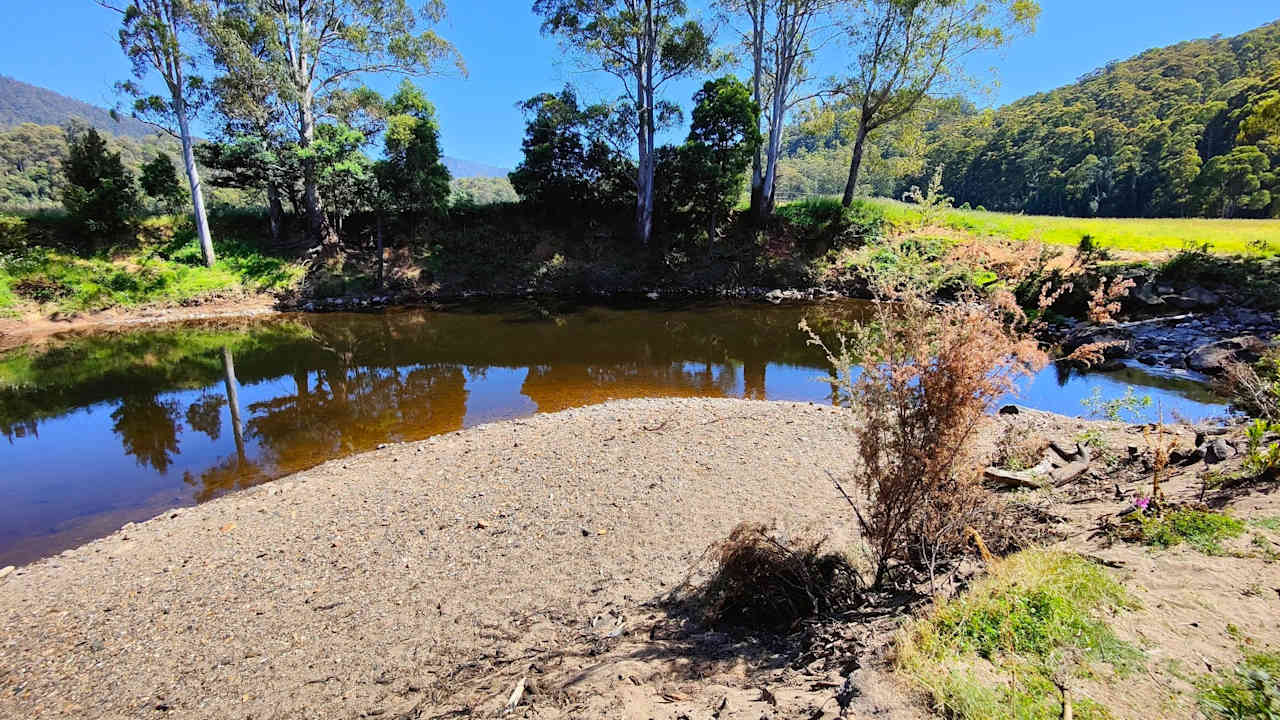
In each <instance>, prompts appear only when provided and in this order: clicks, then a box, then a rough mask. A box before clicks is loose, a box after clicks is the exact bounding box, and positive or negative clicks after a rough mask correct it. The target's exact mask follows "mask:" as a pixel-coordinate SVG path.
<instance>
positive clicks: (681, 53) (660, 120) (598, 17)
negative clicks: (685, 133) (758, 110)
mask: <svg viewBox="0 0 1280 720" xmlns="http://www.w3.org/2000/svg"><path fill="white" fill-rule="evenodd" d="M533 11H534V13H535V14H537V15H539V16H541V17H542V19H543V23H542V31H543V32H544V33H546V34H549V35H554V36H556V37H559V38H560V39H561V40H562V41H563V42H564V43H565V44H566V45H568V46H569V47H570V48H572V49H573V50H575V51H577V52H578V53H579V54H580V55H581V57H582V58H583V60H584V61H585V62H584V65H586V66H587V67H588V68H589V69H592V70H599V71H603V72H605V73H608V74H609V75H612V76H614V77H615V78H617V79H618V81H619V82H620V83H621V84H622V87H623V95H622V97H621V99H620V102H619V104H618V108H617V112H618V117H619V118H620V120H621V122H622V123H623V124H625V125H627V126H629V130H630V134H632V135H633V136H634V137H635V142H636V145H635V149H636V172H635V177H634V180H635V185H636V213H635V226H634V227H635V238H636V241H637V242H638V243H640V244H641V245H643V246H645V247H650V246H651V239H652V235H653V205H654V201H653V199H654V174H655V169H656V166H657V162H656V156H655V150H656V146H655V141H654V138H655V135H656V133H657V130H658V128H659V126H660V125H662V124H664V123H666V122H669V121H670V120H672V119H673V118H674V117H676V116H677V115H678V112H679V110H678V108H676V107H675V106H674V105H671V104H670V103H665V102H662V101H661V100H660V97H659V95H660V92H661V90H662V87H663V86H664V85H665V84H666V83H667V82H669V81H671V80H673V79H675V78H678V77H681V76H684V75H688V74H690V73H692V72H693V71H695V70H697V69H699V68H702V67H705V66H707V65H708V64H709V62H710V60H711V51H710V45H711V41H710V38H708V36H707V34H706V32H705V31H704V29H703V28H702V26H701V25H700V24H699V23H698V22H696V21H694V20H692V19H688V18H687V15H688V8H687V7H686V5H685V3H684V2H683V0H534V3H533Z"/></svg>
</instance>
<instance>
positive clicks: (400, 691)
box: [0, 399, 856, 718]
mask: <svg viewBox="0 0 1280 720" xmlns="http://www.w3.org/2000/svg"><path fill="white" fill-rule="evenodd" d="M848 421H849V416H848V415H847V414H846V413H843V412H841V411H837V410H835V409H833V408H830V407H821V406H812V405H801V404H795V403H779V402H758V401H747V400H711V399H689V400H686V399H663V400H631V401H620V402H611V403H607V404H604V405H597V406H592V407H587V408H579V409H572V410H567V411H564V412H560V413H555V414H546V415H538V416H534V417H530V418H528V419H523V420H513V421H508V422H503V423H498V424H492V425H484V426H478V427H474V428H471V429H467V430H463V431H459V432H455V433H450V434H447V435H441V436H437V437H434V438H431V439H428V440H425V441H422V442H416V443H407V444H401V445H392V446H388V447H385V448H383V449H379V450H377V451H375V452H371V453H367V454H364V455H359V456H355V457H350V458H345V459H341V460H335V461H332V462H328V463H326V464H324V465H321V466H319V467H316V468H313V469H311V470H308V471H306V472H303V473H299V474H297V475H293V476H289V477H286V478H283V479H281V480H278V481H276V482H273V483H269V484H267V485H263V486H260V487H257V488H254V489H251V490H247V491H244V492H241V493H237V494H233V495H231V496H228V497H225V498H222V499H219V500H215V501H212V502H209V503H206V504H203V505H200V506H197V507H195V508H190V509H187V510H177V511H173V512H169V513H164V514H162V515H160V516H158V517H156V518H155V519H152V520H150V521H147V522H145V523H140V524H135V525H129V526H126V527H125V528H123V529H121V530H120V531H119V532H117V533H115V534H114V535H111V536H109V537H106V538H103V539H102V540H99V541H96V542H93V543H90V544H88V545H85V546H82V547H80V548H77V549H74V550H70V551H67V552H65V553H63V554H61V555H59V556H57V557H53V558H49V559H47V560H43V561H40V562H37V563H34V564H32V565H29V566H24V567H20V568H18V569H17V570H16V571H13V572H11V573H9V574H8V575H7V576H6V577H4V578H3V579H0V619H2V622H3V629H4V646H3V650H2V651H0V677H2V678H3V683H4V692H3V693H0V715H3V716H5V717H94V718H97V717H112V718H114V717H165V716H168V717H183V718H204V717H210V718H212V717H219V718H226V717H236V718H303V717H305V718H337V717H373V716H376V717H435V716H441V715H443V716H450V717H452V716H458V715H453V714H450V713H454V714H456V713H465V714H476V715H481V716H483V715H486V714H496V713H497V712H499V711H500V710H501V709H502V707H503V705H504V703H505V701H506V700H507V699H508V696H509V694H510V693H511V690H512V685H511V678H514V677H522V676H523V675H524V674H527V673H528V672H529V671H527V670H524V669H520V668H519V666H521V665H523V666H526V667H532V668H533V670H534V671H540V672H545V673H548V677H549V676H550V675H551V674H553V673H552V672H551V670H549V668H552V669H554V668H558V669H559V670H558V675H557V677H559V678H561V679H560V680H557V681H556V682H555V683H554V684H549V683H548V682H547V681H545V680H544V681H543V685H542V686H537V685H536V684H535V682H534V681H533V680H530V681H529V682H528V690H527V691H526V697H525V700H524V701H523V703H522V705H521V707H520V708H519V709H518V711H519V712H520V713H523V716H536V717H542V716H559V715H565V714H568V715H573V714H574V712H575V711H574V708H578V709H579V711H581V712H583V713H585V714H584V715H583V716H598V715H596V712H604V711H603V710H601V708H608V707H613V708H615V709H616V712H609V713H607V714H609V715H610V716H617V717H653V716H665V715H669V714H670V713H669V712H668V713H659V714H657V715H655V713H654V707H653V706H652V705H650V704H649V703H648V702H644V703H642V702H640V701H639V700H638V699H637V701H636V702H634V703H632V702H631V701H630V700H627V701H622V700H617V698H622V697H624V696H623V695H616V696H615V698H614V700H608V698H606V699H605V700H604V701H602V700H601V698H602V696H605V695H608V694H609V692H611V691H605V690H602V689H601V685H600V684H599V683H596V684H592V683H591V682H588V680H589V677H590V673H591V668H592V658H591V657H589V656H588V655H590V653H584V654H583V655H582V656H576V655H575V656H572V657H568V658H567V659H566V653H551V652H550V651H551V649H552V648H558V647H569V646H573V645H575V644H579V645H580V644H582V642H583V640H584V638H587V639H590V638H592V637H594V636H595V635H596V634H599V635H603V636H607V635H608V632H609V631H608V630H607V629H611V628H614V627H622V628H623V630H621V631H619V633H620V634H621V633H625V634H628V635H629V634H631V632H632V630H631V629H630V628H632V627H634V626H635V625H636V622H637V619H636V618H635V617H634V613H635V612H638V610H637V608H643V607H645V606H646V605H645V604H646V603H648V602H649V601H652V600H653V599H654V598H657V597H660V596H661V595H663V594H664V593H666V592H667V591H669V590H670V589H671V588H672V587H674V586H675V585H677V584H678V583H680V581H681V580H682V579H683V578H685V576H686V575H687V574H688V572H689V570H690V568H691V567H692V566H694V565H695V564H696V563H697V561H698V560H699V558H700V556H701V555H702V553H703V551H704V550H705V549H706V548H707V546H708V545H709V544H710V543H712V542H714V541H716V540H718V539H721V538H723V537H724V536H725V535H726V534H727V533H728V532H729V530H730V529H732V528H733V527H734V526H735V525H737V524H738V523H739V522H742V521H748V520H757V521H765V522H773V521H776V522H778V523H779V524H781V525H782V526H784V527H795V528H803V527H806V526H810V525H812V526H815V527H818V528H821V529H822V530H823V531H825V532H831V531H832V530H833V529H834V530H835V532H836V533H837V534H836V535H835V536H833V537H832V538H831V542H832V543H833V544H834V545H837V546H838V545H839V544H841V543H847V542H848V540H849V538H848V537H841V536H840V535H839V533H840V532H841V531H842V529H844V531H847V530H848V528H849V518H848V516H847V514H846V513H847V511H846V509H845V508H844V507H843V506H842V504H841V501H840V499H839V496H838V495H837V494H836V492H835V490H834V488H833V487H832V485H831V482H830V480H829V479H828V477H827V475H826V473H825V472H824V468H842V467H848V466H849V465H850V464H851V463H853V462H854V457H855V454H856V452H855V449H854V447H853V446H852V444H851V443H850V439H849V436H848V434H847V429H846V428H847V423H848ZM85 471H86V472H92V468H86V469H85ZM628 623H630V625H628ZM600 628H606V629H605V630H601V629H600ZM649 635H650V636H652V635H653V632H652V631H650V632H649ZM552 655H554V656H555V657H554V659H552ZM534 663H541V664H542V666H541V667H538V666H536V665H534ZM610 672H611V673H612V671H610ZM504 673H505V674H504ZM622 677H623V676H622V675H621V674H618V678H619V679H621V678H622ZM629 679H631V680H632V682H631V683H628V685H629V686H633V687H631V690H629V692H639V691H640V690H641V689H642V688H640V687H638V686H641V685H643V684H644V683H642V682H640V681H639V680H636V679H634V678H629ZM643 691H644V693H645V696H646V697H649V698H650V699H652V700H653V701H655V702H658V703H661V702H663V697H662V696H661V693H660V692H659V691H656V690H654V689H652V688H643ZM619 692H621V691H619ZM745 692H746V690H745V689H743V693H745ZM592 697H594V698H595V700H594V701H593V700H592V699H591V698H592ZM744 697H745V695H744ZM670 699H671V698H669V697H668V698H667V701H670ZM784 705H785V703H784ZM587 707H593V708H596V709H595V710H592V711H590V712H587V711H585V710H583V708H587ZM766 709H768V708H766ZM773 709H774V710H775V711H777V705H776V704H775V705H774V706H773ZM832 709H834V707H833V708H832ZM747 710H749V708H744V709H743V712H746V711H747ZM759 716H760V711H759V709H756V710H755V711H754V717H759ZM724 717H729V715H724ZM744 717H745V715H744Z"/></svg>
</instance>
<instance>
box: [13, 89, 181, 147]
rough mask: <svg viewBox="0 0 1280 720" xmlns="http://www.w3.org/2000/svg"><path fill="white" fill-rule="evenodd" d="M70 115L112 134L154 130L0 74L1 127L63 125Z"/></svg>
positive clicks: (142, 134)
mask: <svg viewBox="0 0 1280 720" xmlns="http://www.w3.org/2000/svg"><path fill="white" fill-rule="evenodd" d="M73 117H77V118H80V119H81V120H84V121H85V122H87V123H89V124H90V125H92V126H93V127H95V128H97V129H99V130H103V131H106V132H109V133H111V134H113V135H124V136H127V137H132V138H146V137H151V136H153V135H155V134H156V129H155V128H153V127H151V126H150V125H147V124H146V123H144V122H141V121H138V120H134V119H133V118H131V117H126V116H124V115H121V116H120V119H119V120H118V121H117V120H116V119H115V118H113V117H111V113H110V112H109V111H107V110H104V109H103V108H100V107H97V106H95V105H90V104H89V103H86V102H81V101H79V100H76V99H74V98H69V97H67V96H66V95H61V94H59V93H56V92H54V91H52V90H48V89H46V88H42V87H36V86H35V85H30V84H27V83H24V82H22V81H20V80H14V79H13V78H11V77H8V76H7V75H0V128H9V127H16V126H18V125H21V124H22V123H28V122H29V123H35V124H37V125H64V124H66V122H67V121H68V120H70V119H71V118H73Z"/></svg>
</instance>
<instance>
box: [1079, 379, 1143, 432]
mask: <svg viewBox="0 0 1280 720" xmlns="http://www.w3.org/2000/svg"><path fill="white" fill-rule="evenodd" d="M1080 404H1081V405H1083V406H1084V407H1085V409H1086V410H1088V411H1089V414H1090V415H1092V416H1093V417H1099V418H1105V419H1107V420H1110V421H1112V422H1127V423H1139V422H1142V421H1143V418H1144V417H1145V416H1146V414H1147V412H1148V411H1150V409H1151V405H1152V400H1151V396H1150V395H1142V396H1141V397H1139V396H1138V394H1137V392H1136V391H1135V390H1134V389H1133V386H1132V385H1130V386H1129V387H1126V388H1125V389H1124V395H1121V396H1120V397H1115V398H1105V397H1103V396H1102V388H1098V387H1096V388H1094V389H1093V392H1092V393H1090V394H1089V397H1087V398H1083V399H1082V400H1080Z"/></svg>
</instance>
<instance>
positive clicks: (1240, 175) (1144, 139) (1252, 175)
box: [778, 21, 1280, 217]
mask: <svg viewBox="0 0 1280 720" xmlns="http://www.w3.org/2000/svg"><path fill="white" fill-rule="evenodd" d="M855 120H856V114H854V113H851V112H850V111H849V108H848V107H846V106H842V105H839V104H831V105H827V106H825V107H818V106H816V105H815V106H811V107H809V108H807V109H804V110H802V111H801V112H800V113H798V114H797V122H795V123H793V124H792V125H790V126H789V127H788V128H787V133H786V143H785V149H786V159H785V161H784V163H783V166H782V170H781V172H780V174H779V187H778V192H779V194H780V197H797V196H804V195H814V194H838V193H839V192H840V191H841V189H842V188H843V183H844V179H845V176H844V173H845V171H846V169H847V166H848V162H849V154H850V147H849V144H850V141H849V134H850V127H851V126H852V124H853V122H854V121H855ZM864 164H865V167H866V172H865V174H864V175H863V177H862V180H861V182H860V187H859V189H860V191H861V192H863V193H866V194H872V195H887V196H891V197H901V195H902V193H903V192H904V191H905V190H906V189H907V188H909V187H911V186H912V185H920V186H924V185H926V184H927V182H928V179H929V176H930V175H932V173H933V171H934V168H936V167H937V166H938V165H939V164H941V165H944V166H945V169H944V172H943V189H944V191H945V192H946V193H947V194H948V195H952V196H954V197H955V201H956V204H958V205H959V204H963V203H969V204H970V205H972V206H974V207H977V206H983V207H986V208H988V209H991V210H1004V211H1011V212H1026V213H1034V214H1045V215H1074V216H1092V215H1099V216H1109V217H1152V216H1171V217H1181V216H1206V217H1280V21H1278V22H1275V23H1271V24H1269V25H1264V26H1262V27H1260V28H1257V29H1256V30H1252V31H1250V32H1248V33H1245V34H1243V35H1240V36H1237V37H1233V38H1210V39H1204V40H1193V41H1190V42H1184V43H1179V44H1177V45H1172V46H1169V47H1165V48H1159V49H1154V50H1149V51H1147V52H1144V53H1142V54H1141V55H1138V56H1137V57H1134V58H1131V59H1129V60H1124V61H1119V62H1113V63H1111V64H1109V65H1107V66H1105V67H1103V68H1100V69H1099V70H1097V71H1095V72H1092V73H1090V74H1089V75H1087V76H1085V77H1083V78H1081V79H1080V80H1079V81H1078V82H1076V83H1075V84H1073V85H1068V86H1066V87H1062V88H1058V89H1057V90H1053V91H1051V92H1046V93H1040V94H1037V95H1032V96H1030V97H1027V98H1023V99H1021V100H1018V101H1016V102H1014V103H1012V104H1010V105H1007V106H1005V107H1003V108H1000V109H997V110H994V111H985V112H984V111H979V110H977V109H976V108H975V107H974V106H973V105H972V104H970V103H968V102H965V101H959V100H943V101H932V102H928V103H923V104H922V106H921V108H920V109H919V110H918V111H917V112H916V113H915V115H914V116H913V117H911V118H910V119H909V120H907V121H904V122H899V123H896V124H894V125H891V126H888V127H885V128H882V129H881V130H879V131H878V132H877V134H875V135H873V136H872V137H871V144H870V146H869V147H868V149H867V153H866V160H865V161H864Z"/></svg>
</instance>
